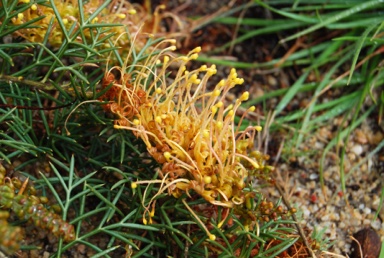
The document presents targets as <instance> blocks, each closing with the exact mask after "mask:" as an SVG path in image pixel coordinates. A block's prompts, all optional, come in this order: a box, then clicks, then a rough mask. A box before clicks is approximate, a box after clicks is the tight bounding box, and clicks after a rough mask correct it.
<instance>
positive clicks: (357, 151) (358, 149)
mask: <svg viewBox="0 0 384 258" xmlns="http://www.w3.org/2000/svg"><path fill="white" fill-rule="evenodd" d="M351 151H352V152H353V153H355V154H356V155H357V156H360V155H361V154H362V153H363V146H361V145H360V144H358V145H354V146H353V147H352V148H351Z"/></svg>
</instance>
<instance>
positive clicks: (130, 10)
mask: <svg viewBox="0 0 384 258" xmlns="http://www.w3.org/2000/svg"><path fill="white" fill-rule="evenodd" d="M128 13H129V14H136V13H137V12H136V10H135V9H129V10H128Z"/></svg>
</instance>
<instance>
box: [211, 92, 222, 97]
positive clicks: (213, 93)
mask: <svg viewBox="0 0 384 258" xmlns="http://www.w3.org/2000/svg"><path fill="white" fill-rule="evenodd" d="M220 93H221V91H220V90H214V91H213V92H212V95H213V96H215V97H218V96H220Z"/></svg>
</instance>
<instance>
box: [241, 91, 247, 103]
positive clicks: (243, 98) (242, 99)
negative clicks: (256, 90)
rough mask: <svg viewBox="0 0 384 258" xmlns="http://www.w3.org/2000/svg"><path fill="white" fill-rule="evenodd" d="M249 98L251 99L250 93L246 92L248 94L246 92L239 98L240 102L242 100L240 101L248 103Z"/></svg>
mask: <svg viewBox="0 0 384 258" xmlns="http://www.w3.org/2000/svg"><path fill="white" fill-rule="evenodd" d="M248 98H249V92H248V91H246V92H244V93H243V94H242V95H241V97H240V98H239V100H240V101H246V100H248Z"/></svg>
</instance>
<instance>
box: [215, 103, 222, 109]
mask: <svg viewBox="0 0 384 258" xmlns="http://www.w3.org/2000/svg"><path fill="white" fill-rule="evenodd" d="M223 105H224V103H223V101H219V102H217V103H216V105H215V106H216V107H218V108H221V107H222V106H223Z"/></svg>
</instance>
